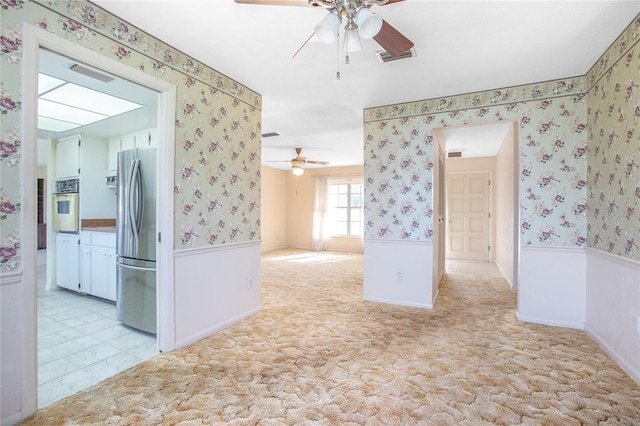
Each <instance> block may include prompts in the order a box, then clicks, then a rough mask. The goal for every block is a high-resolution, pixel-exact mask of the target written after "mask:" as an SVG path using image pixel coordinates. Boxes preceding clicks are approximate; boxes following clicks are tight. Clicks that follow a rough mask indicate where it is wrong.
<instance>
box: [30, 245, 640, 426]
mask: <svg viewBox="0 0 640 426" xmlns="http://www.w3.org/2000/svg"><path fill="white" fill-rule="evenodd" d="M362 269H363V258H362V256H361V255H357V254H344V253H331V252H323V253H311V252H301V251H296V250H282V251H278V252H272V253H269V254H268V255H265V256H263V260H262V272H263V282H262V286H263V306H264V310H263V311H262V312H261V313H260V314H258V315H256V316H254V317H252V318H249V319H248V320H245V321H243V322H241V323H239V324H236V325H234V326H232V327H230V328H228V329H226V330H224V331H222V332H219V333H216V334H215V335H213V336H210V337H208V338H206V339H203V340H201V341H200V342H197V343H195V344H193V345H191V346H189V347H187V348H184V349H182V350H177V351H174V352H171V353H167V354H161V355H158V356H156V357H155V358H153V359H151V360H149V361H146V362H144V363H142V364H140V365H138V366H136V367H133V368H131V369H129V370H127V371H125V372H122V373H120V374H118V375H117V376H114V377H112V378H110V379H107V380H105V381H103V382H101V383H99V384H97V385H96V386H94V387H92V388H90V389H88V390H86V391H82V392H80V393H78V394H76V395H73V396H70V397H67V398H65V399H63V400H61V401H59V402H57V403H54V404H52V405H50V406H49V407H47V408H45V409H42V410H40V411H38V412H37V413H36V414H35V415H34V416H32V417H31V418H29V419H27V420H26V421H25V422H24V424H27V425H36V424H38V425H40V424H46V425H60V424H96V423H100V424H118V425H133V424H167V425H173V424H184V425H199V424H233V425H253V424H265V425H275V424H278V425H279V424H374V425H375V424H421V425H423V424H436V425H447V424H451V425H453V424H469V425H471V424H473V425H478V424H505V425H514V424H576V425H577V424H625V425H629V424H640V386H638V385H637V384H636V383H635V382H633V381H632V380H631V379H630V378H629V377H628V376H627V375H626V374H625V373H624V372H623V371H621V370H620V369H619V368H618V367H617V366H616V365H615V364H614V363H613V361H611V360H610V359H609V358H608V357H607V355H605V354H604V353H603V352H602V350H600V349H599V348H598V346H597V345H596V344H595V343H594V342H593V341H591V340H590V339H589V338H588V337H587V336H586V335H585V334H584V333H583V332H581V331H576V330H568V329H560V328H552V327H546V326H542V325H533V324H525V323H520V322H518V321H517V320H516V319H515V306H516V294H515V293H513V292H512V291H511V290H510V289H509V288H508V286H507V284H506V282H505V281H504V280H503V279H500V278H491V277H487V278H481V277H472V276H463V275H449V276H448V277H447V278H446V281H445V282H444V283H443V285H442V286H441V291H440V297H439V299H438V301H437V305H436V308H435V309H434V310H423V309H417V308H407V307H398V306H390V305H383V304H375V303H368V302H363V301H362V300H361V298H362Z"/></svg>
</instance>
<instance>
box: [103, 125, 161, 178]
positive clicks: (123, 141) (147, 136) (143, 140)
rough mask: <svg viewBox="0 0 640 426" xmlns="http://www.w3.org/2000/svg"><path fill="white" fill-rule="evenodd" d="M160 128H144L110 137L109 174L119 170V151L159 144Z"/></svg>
mask: <svg viewBox="0 0 640 426" xmlns="http://www.w3.org/2000/svg"><path fill="white" fill-rule="evenodd" d="M157 135H158V129H156V128H155V127H154V128H153V129H147V130H142V131H139V132H136V133H131V134H128V135H122V136H118V137H115V138H111V139H109V174H112V175H115V174H116V172H117V171H118V152H120V151H125V150H127V149H132V148H144V147H148V146H157V145H158V137H157Z"/></svg>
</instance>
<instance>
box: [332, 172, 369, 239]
mask: <svg viewBox="0 0 640 426" xmlns="http://www.w3.org/2000/svg"><path fill="white" fill-rule="evenodd" d="M362 187H363V184H362V180H346V181H329V223H330V226H331V227H332V229H331V235H335V236H349V237H361V236H362V231H363V222H364V209H363V197H362Z"/></svg>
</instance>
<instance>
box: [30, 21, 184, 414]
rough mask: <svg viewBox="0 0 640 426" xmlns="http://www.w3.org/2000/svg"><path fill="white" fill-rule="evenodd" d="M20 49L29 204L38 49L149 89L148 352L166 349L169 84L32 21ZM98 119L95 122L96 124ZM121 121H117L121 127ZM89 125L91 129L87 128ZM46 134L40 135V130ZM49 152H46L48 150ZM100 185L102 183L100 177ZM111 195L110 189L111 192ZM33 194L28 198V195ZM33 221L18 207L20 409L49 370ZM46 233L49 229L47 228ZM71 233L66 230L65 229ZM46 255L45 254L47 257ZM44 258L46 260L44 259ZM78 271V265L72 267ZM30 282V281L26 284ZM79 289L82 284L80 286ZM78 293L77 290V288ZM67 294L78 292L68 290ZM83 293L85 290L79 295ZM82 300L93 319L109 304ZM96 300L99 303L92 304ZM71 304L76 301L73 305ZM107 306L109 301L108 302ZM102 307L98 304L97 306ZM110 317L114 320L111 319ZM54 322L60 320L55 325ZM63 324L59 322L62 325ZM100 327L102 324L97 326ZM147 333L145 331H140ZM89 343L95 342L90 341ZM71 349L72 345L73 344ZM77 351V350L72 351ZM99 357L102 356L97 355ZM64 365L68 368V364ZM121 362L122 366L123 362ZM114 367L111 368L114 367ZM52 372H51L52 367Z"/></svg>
mask: <svg viewBox="0 0 640 426" xmlns="http://www.w3.org/2000/svg"><path fill="white" fill-rule="evenodd" d="M23 42H24V44H23V46H24V49H23V61H24V68H23V69H24V79H25V81H32V82H33V84H25V86H24V87H25V89H24V103H23V111H24V135H25V141H33V142H31V144H32V145H31V146H25V149H24V152H25V166H24V168H23V170H24V176H23V184H24V190H25V192H24V193H25V203H26V204H29V203H31V202H33V203H34V204H35V197H36V191H35V188H36V179H37V176H38V173H37V168H36V167H34V166H35V165H36V158H35V157H36V155H37V153H38V147H37V144H36V141H37V140H38V136H40V133H39V132H38V131H37V127H38V124H37V123H38V118H37V113H38V109H39V108H38V101H37V100H38V93H37V88H38V87H39V84H38V83H37V82H38V72H39V71H40V62H41V61H40V54H41V52H43V51H47V52H51V53H53V54H55V55H60V56H62V57H64V58H67V59H70V60H71V61H72V62H74V63H75V62H77V63H79V64H82V65H83V66H86V67H89V68H91V69H93V70H99V72H100V73H103V74H105V75H112V76H116V77H119V78H121V79H123V80H126V81H129V82H133V83H134V84H135V85H137V86H138V87H139V88H140V89H144V90H147V91H151V92H153V96H154V97H155V99H156V103H155V106H154V108H153V109H154V111H152V116H153V118H154V120H155V123H156V125H157V129H158V132H157V135H158V138H157V140H158V143H157V146H158V176H159V177H160V179H159V180H158V183H157V186H156V188H157V189H158V190H157V191H156V192H157V193H158V194H159V197H158V199H157V203H158V204H157V205H158V207H157V212H158V214H157V218H158V220H157V231H158V234H159V235H161V234H164V235H163V238H162V240H163V241H164V242H165V243H164V244H160V243H158V250H157V252H158V256H157V260H158V273H157V277H158V278H157V290H158V291H157V299H156V305H157V307H158V315H157V317H158V319H159V322H158V329H157V341H155V338H153V340H154V342H153V347H154V351H153V352H154V353H157V352H158V351H169V350H172V349H173V348H174V341H175V338H174V335H173V331H172V330H173V321H174V319H173V317H171V316H167V315H166V313H167V312H172V311H173V300H172V299H171V297H170V294H172V291H173V290H172V289H173V280H172V278H171V277H172V276H173V274H172V264H171V263H170V262H169V260H171V256H170V253H171V252H172V249H173V229H172V222H170V220H171V218H172V217H173V204H172V202H171V199H170V198H167V197H166V196H164V195H163V194H171V188H172V187H173V154H172V153H173V144H174V141H173V134H174V131H175V130H174V122H173V118H174V117H175V86H174V85H173V84H170V83H168V82H164V81H162V80H159V79H157V78H155V77H152V76H149V75H147V74H144V73H143V72H141V71H139V70H136V69H134V68H131V67H129V66H127V65H124V64H122V63H119V62H117V61H115V60H112V59H110V58H107V57H105V56H103V55H101V54H99V53H97V52H94V51H91V50H89V49H86V48H84V47H82V46H79V45H76V44H75V43H72V42H69V41H67V40H64V39H61V38H59V37H56V36H55V35H53V34H49V33H47V32H46V31H43V30H40V29H38V28H35V27H31V26H28V25H25V37H24V40H23ZM101 124H104V123H98V126H99V125H101ZM122 129H123V127H120V130H122ZM83 130H84V129H83V128H79V129H73V132H74V133H75V132H77V133H79V134H81V133H83ZM93 130H95V129H92V132H93ZM45 137H46V136H45ZM49 157H52V156H51V155H50V156H49ZM105 177H106V176H102V179H103V181H102V182H103V183H104V182H105V181H104V178H105ZM55 179H56V176H55V174H54V173H47V180H48V181H49V182H48V187H49V190H48V191H47V196H50V194H51V192H52V189H51V188H52V182H53V181H55ZM105 186H106V183H105ZM111 195H112V196H113V197H115V194H113V193H112V194H111ZM31 197H32V198H33V199H32V198H31ZM36 222H37V218H36V216H35V213H34V212H26V211H25V213H24V237H25V238H24V241H25V244H24V258H23V264H24V271H25V273H24V282H25V283H26V285H25V286H24V289H23V301H24V305H23V312H24V315H25V316H24V318H23V325H24V326H23V327H24V328H23V337H24V339H23V355H24V357H23V364H22V375H23V385H24V388H23V411H24V412H25V413H31V412H34V411H35V410H36V408H37V406H38V405H39V404H38V403H37V400H38V397H37V395H38V383H39V377H38V376H39V375H41V376H42V377H43V378H44V375H45V374H49V372H46V373H45V372H44V371H39V368H38V366H39V364H40V363H39V361H40V360H39V359H38V358H39V355H40V351H39V349H40V348H39V342H38V331H37V326H38V325H40V324H39V323H38V308H39V307H40V306H39V304H40V303H39V301H38V271H37V269H38V261H37V259H38V257H39V256H38V255H39V254H40V253H38V251H37V246H36V245H35V241H36V239H35V238H31V236H35V232H36ZM49 235H50V236H51V234H49ZM69 235H72V234H69ZM53 245H54V244H52V243H51V242H50V243H49V246H48V247H49V248H51V247H52V246H53ZM40 258H41V259H42V254H40ZM50 258H51V257H50ZM47 263H50V262H47ZM78 273H79V271H78ZM47 275H49V276H51V275H52V274H51V273H47ZM31 283H32V285H31ZM80 290H82V288H81V287H80ZM79 293H82V292H79ZM67 295H71V296H78V294H72V293H68V294H67ZM83 297H87V296H83ZM88 301H89V302H91V303H92V304H94V305H93V306H100V308H101V309H98V308H95V309H94V312H91V313H90V315H93V316H92V318H93V319H95V315H98V311H101V312H102V311H104V312H107V311H108V310H109V305H108V304H106V305H105V304H104V303H105V302H103V301H101V300H99V299H97V298H88ZM77 302H78V300H77V299H74V300H73V303H74V304H75V303H77ZM95 303H98V304H99V305H95ZM74 306H76V305H74ZM112 306H113V305H112ZM102 308H104V309H102ZM67 320H68V321H69V322H67V324H68V325H71V324H73V319H72V318H69V319H67ZM114 321H115V320H114ZM58 327H60V326H58ZM62 327H63V328H64V324H63V325H62ZM90 329H91V327H88V326H87V327H85V329H84V330H82V332H84V333H90V331H91V330H90ZM98 331H103V330H98ZM61 332H62V333H67V335H70V334H73V333H75V332H74V331H71V330H70V329H69V330H61ZM103 337H104V338H105V339H107V340H108V339H109V338H108V337H105V336H103ZM146 337H147V338H148V336H146ZM96 339H97V336H89V337H86V338H84V339H82V341H81V342H80V343H79V345H80V346H79V347H80V350H83V349H85V348H86V347H84V348H83V345H87V347H89V346H91V345H92V343H96ZM94 346H95V345H94ZM72 349H77V347H74V348H72ZM117 349H118V348H113V347H112V348H111V349H110V350H112V351H113V350H117ZM76 352H78V351H76ZM94 353H95V351H93V350H88V351H87V352H86V353H85V355H86V357H85V360H84V362H85V363H86V362H87V360H88V359H89V358H90V356H93V355H94ZM103 356H104V353H103ZM101 361H104V358H103V359H102V360H101ZM60 366H63V369H64V363H58V367H60ZM104 366H105V368H103V370H102V372H101V373H100V374H102V375H103V377H101V378H100V380H101V379H103V378H105V377H104V374H105V372H108V370H109V367H108V366H107V362H106V361H104ZM66 367H67V368H70V367H69V366H68V365H67V366H66ZM94 368H99V367H98V366H94ZM125 368H126V367H125ZM115 372H116V371H114V373H115ZM56 374H57V373H56ZM78 377H79V376H78V375H76V376H75V377H73V378H72V379H71V380H73V381H75V380H77V379H78Z"/></svg>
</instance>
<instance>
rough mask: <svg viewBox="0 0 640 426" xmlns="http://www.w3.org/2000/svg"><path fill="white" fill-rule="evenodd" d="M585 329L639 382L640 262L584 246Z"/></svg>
mask: <svg viewBox="0 0 640 426" xmlns="http://www.w3.org/2000/svg"><path fill="white" fill-rule="evenodd" d="M586 306H587V316H586V325H585V331H586V332H587V334H589V336H591V338H593V339H594V340H595V341H596V342H598V344H599V345H600V346H601V347H602V348H603V349H604V350H605V351H606V352H607V353H608V354H609V356H611V358H613V359H614V360H615V361H616V362H617V363H618V364H619V365H620V366H621V367H622V368H623V369H624V370H625V371H626V372H627V373H628V374H629V375H630V376H631V377H632V378H633V379H634V380H635V381H636V382H637V383H640V334H638V325H639V324H638V318H639V317H640V262H638V261H635V260H631V259H626V258H623V257H621V256H616V255H614V254H609V253H605V252H603V251H600V250H595V249H587V289H586Z"/></svg>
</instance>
